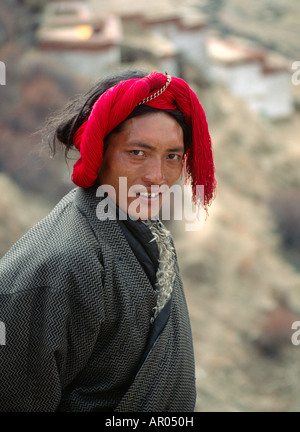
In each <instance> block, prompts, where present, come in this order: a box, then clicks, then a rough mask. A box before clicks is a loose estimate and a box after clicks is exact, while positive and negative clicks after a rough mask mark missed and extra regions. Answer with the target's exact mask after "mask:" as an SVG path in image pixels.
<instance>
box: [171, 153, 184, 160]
mask: <svg viewBox="0 0 300 432" xmlns="http://www.w3.org/2000/svg"><path fill="white" fill-rule="evenodd" d="M168 158H169V159H172V160H179V159H180V158H181V156H180V155H178V154H175V153H171V154H169V156H168Z"/></svg>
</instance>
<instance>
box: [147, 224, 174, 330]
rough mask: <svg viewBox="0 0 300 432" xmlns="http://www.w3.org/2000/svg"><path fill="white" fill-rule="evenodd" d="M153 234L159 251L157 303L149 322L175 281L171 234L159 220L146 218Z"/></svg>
mask: <svg viewBox="0 0 300 432" xmlns="http://www.w3.org/2000/svg"><path fill="white" fill-rule="evenodd" d="M145 223H146V225H147V226H148V227H149V229H150V231H151V233H152V234H153V237H154V238H153V240H152V241H156V243H157V247H158V253H159V260H158V262H159V266H158V270H157V273H156V278H157V282H156V287H157V288H156V290H155V293H156V297H157V304H156V306H155V308H154V316H153V318H151V323H153V322H154V320H155V318H156V317H157V315H158V314H159V312H160V311H161V310H162V309H163V308H164V307H165V305H166V304H167V302H168V300H169V299H170V297H171V294H172V291H173V285H174V281H175V269H174V263H175V249H174V247H173V245H172V243H171V234H170V232H169V231H168V230H167V229H166V228H165V227H164V226H163V224H162V223H161V222H160V221H159V220H154V221H153V220H148V221H147V222H145Z"/></svg>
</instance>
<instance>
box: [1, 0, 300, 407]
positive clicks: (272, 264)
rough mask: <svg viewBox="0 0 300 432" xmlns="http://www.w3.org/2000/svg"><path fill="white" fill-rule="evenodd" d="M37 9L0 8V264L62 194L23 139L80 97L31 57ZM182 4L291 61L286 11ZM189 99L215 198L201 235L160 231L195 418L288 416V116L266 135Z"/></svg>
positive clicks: (73, 84) (73, 79)
mask: <svg viewBox="0 0 300 432" xmlns="http://www.w3.org/2000/svg"><path fill="white" fill-rule="evenodd" d="M177 2H178V0H177ZM12 3H14V8H12V7H11V5H12ZM29 3H30V4H29ZM37 3H39V2H34V1H32V2H26V1H24V2H17V1H10V2H9V1H7V2H5V1H4V3H3V7H1V10H0V22H1V23H2V24H3V27H2V29H3V28H5V31H2V32H0V42H1V45H0V59H1V60H2V61H4V62H5V63H6V65H7V71H8V73H7V85H6V86H1V87H0V94H1V99H0V109H1V117H0V141H1V144H0V170H1V175H0V186H1V190H2V193H1V196H0V221H1V224H0V256H2V255H3V254H4V253H5V252H6V251H7V250H8V249H9V247H10V246H11V245H12V244H13V243H14V242H15V241H16V240H17V239H18V238H19V237H20V236H21V235H22V234H23V233H24V232H26V231H27V230H28V229H29V228H30V227H31V226H32V225H33V224H34V223H35V222H36V221H38V220H39V219H40V218H42V217H43V215H45V214H47V213H48V211H49V209H50V208H51V207H52V206H53V205H54V203H55V202H56V201H57V200H58V199H59V198H60V197H61V196H62V195H63V194H64V193H65V192H66V191H67V190H69V189H71V188H72V187H73V186H72V184H71V183H70V180H69V177H70V172H69V171H68V168H67V167H66V165H65V162H64V160H63V155H61V154H59V155H58V156H57V157H56V158H55V159H54V160H51V159H49V154H48V150H47V143H44V144H45V147H41V143H40V136H39V135H32V134H33V133H34V132H36V131H37V130H39V129H40V128H41V127H42V125H43V122H44V118H45V116H46V115H47V114H48V113H50V112H51V111H52V110H55V109H57V108H60V107H61V106H62V105H63V104H64V103H65V102H66V101H67V100H68V99H69V98H70V97H72V96H73V95H75V94H77V93H79V92H80V91H82V90H83V89H87V88H89V86H90V83H89V82H87V81H86V79H83V78H82V77H80V76H76V75H75V72H74V71H72V75H70V71H68V70H66V69H64V68H63V67H62V66H61V65H59V64H57V63H53V61H50V59H49V58H47V56H45V55H43V54H40V55H37V52H36V50H34V32H35V30H36V27H37V23H38V19H39V12H40V10H39V7H38V5H37ZM174 3H176V0H174ZM192 3H194V4H195V3H196V4H197V6H198V7H201V8H202V10H203V11H204V12H206V13H207V14H208V19H209V22H210V25H211V28H212V31H214V32H216V31H217V32H221V33H222V32H223V34H235V35H239V36H247V37H250V38H253V40H255V41H260V42H261V43H262V44H263V45H265V46H267V47H269V48H272V49H275V50H278V52H279V51H280V52H281V53H282V54H284V55H286V57H288V58H291V59H295V60H300V55H299V54H300V53H299V47H298V46H297V45H298V44H297V40H298V38H297V39H295V34H296V32H297V29H296V27H295V23H296V21H297V20H298V21H299V10H298V8H299V6H298V2H296V1H293V0H290V1H286V2H284V5H282V2H279V0H278V1H275V2H270V1H263V2H258V1H255V2H253V1H252V2H251V3H250V2H249V1H246V2H243V3H242V4H241V3H238V2H237V1H235V0H228V1H226V2H225V1H223V2H222V1H217V0H214V1H213V0H210V1H204V0H203V1H202V0H198V1H197V2H196V1H193V2H192ZM5 5H10V6H7V7H4V6H5ZM280 5H281V6H280ZM276 7H277V8H278V9H276ZM280 8H281V9H280ZM276 10H277V11H279V12H276V13H275V11H276ZM280 11H281V12H280ZM25 17H27V18H28V17H29V19H27V21H26V20H25ZM275 19H276V20H277V21H274V20H275ZM17 23H22V25H21V26H18V25H17ZM275 24H276V25H275ZM298 87H300V86H298ZM194 89H195V91H196V92H197V94H198V96H199V99H200V100H201V102H202V104H203V107H204V109H205V111H206V113H207V116H208V123H209V126H210V131H211V136H212V141H213V144H214V154H215V164H216V176H217V180H218V190H217V197H216V199H215V202H214V203H213V204H212V206H211V208H210V209H209V216H208V218H207V220H206V222H205V224H204V228H203V229H202V230H201V231H199V232H196V233H195V232H193V233H188V232H185V231H184V226H183V225H182V224H181V223H179V222H174V223H173V224H171V226H170V229H171V231H172V233H173V235H174V237H175V243H176V245H177V252H178V258H179V264H180V268H181V272H182V277H183V280H184V284H185V288H186V294H187V301H188V306H189V310H190V314H191V320H192V328H193V335H194V341H195V353H196V366H197V387H198V400H197V407H196V411H215V412H216V411H285V412H288V411H300V396H299V395H300V384H299V380H298V376H299V368H300V366H299V353H300V347H297V346H293V345H292V343H291V323H292V322H293V321H295V320H297V319H300V265H299V262H300V260H299V253H300V252H299V251H300V234H299V233H300V222H299V221H300V204H299V203H300V173H299V166H300V146H299V136H300V118H299V117H300V114H299V111H296V112H295V114H294V115H293V117H291V118H290V119H286V120H285V121H281V122H276V123H272V122H270V121H268V120H266V119H264V118H260V117H258V116H257V115H255V114H253V113H252V112H251V111H249V110H248V109H247V108H246V107H245V105H244V104H243V103H242V102H241V101H240V100H239V99H237V98H234V97H233V96H232V95H231V94H230V93H229V92H228V90H227V89H226V88H223V87H222V86H220V85H215V86H208V87H202V88H201V87H198V86H197V85H196V84H195V85H194ZM293 92H294V93H295V95H297V94H298V93H299V88H296V87H295V88H293Z"/></svg>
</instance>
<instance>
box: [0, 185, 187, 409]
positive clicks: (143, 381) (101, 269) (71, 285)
mask: <svg viewBox="0 0 300 432" xmlns="http://www.w3.org/2000/svg"><path fill="white" fill-rule="evenodd" d="M96 206H97V199H96V196H95V190H94V189H93V188H91V189H90V190H84V189H80V188H79V189H76V190H74V191H72V192H70V193H69V194H68V195H67V196H66V197H65V198H64V199H63V200H62V201H61V202H60V203H59V204H58V206H57V207H56V208H55V209H54V210H53V211H52V212H51V213H50V215H48V216H47V217H46V218H45V219H43V220H42V221H41V222H40V223H39V224H37V225H36V226H35V227H34V228H33V229H31V230H30V231H29V232H28V233H27V234H26V235H25V236H24V237H23V238H22V239H20V240H19V241H18V242H17V243H16V244H15V245H14V246H13V248H12V249H11V250H10V251H9V252H8V253H7V254H6V255H5V256H4V257H3V258H2V260H1V261H0V320H1V321H2V322H4V323H5V326H6V345H5V346H0V374H1V375H0V411H10V412H12V411H19V412H20V411H28V412H29V411H36V412H37V411H41V412H46V411H112V410H116V411H192V410H193V409H194V403H195V382H194V381H195V380H194V358H193V348H192V340H191V332H190V325H189V319H188V315H187V309H186V303H185V299H184V294H183V290H182V285H181V281H180V277H179V274H178V271H177V278H176V281H175V287H174V292H173V299H172V312H171V315H170V317H169V320H168V322H167V325H166V327H165V329H164V330H163V332H162V334H161V336H160V337H159V339H158V340H157V341H156V343H155V345H154V346H153V348H152V350H151V351H150V353H149V354H148V357H147V359H146V360H145V362H144V363H143V365H142V367H141V368H140V370H139V371H137V370H136V369H137V365H138V363H139V360H140V359H141V357H142V354H143V351H144V349H145V345H146V337H147V335H148V334H149V331H150V317H151V314H152V311H153V307H154V306H155V302H156V298H155V295H154V291H153V287H152V285H151V283H150V281H149V280H148V278H147V276H146V274H145V272H144V271H143V269H142V267H141V266H140V265H139V263H138V261H137V259H136V257H135V255H134V254H133V252H132V250H131V248H130V246H129V245H128V242H127V241H126V238H125V237H124V234H123V233H122V230H121V229H120V226H119V224H118V222H117V221H111V220H107V221H99V220H98V219H97V217H96Z"/></svg>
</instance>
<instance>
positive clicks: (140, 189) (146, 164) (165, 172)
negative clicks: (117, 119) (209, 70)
mask: <svg viewBox="0 0 300 432" xmlns="http://www.w3.org/2000/svg"><path fill="white" fill-rule="evenodd" d="M183 155H184V141H183V131H182V128H181V126H180V125H179V123H178V122H177V121H176V120H175V119H174V118H173V117H171V116H170V115H169V114H166V113H164V112H161V113H160V112H159V113H151V114H149V113H148V114H143V115H141V116H137V117H133V118H131V119H129V120H127V121H125V122H124V125H123V127H122V129H121V131H120V132H118V133H112V134H111V135H110V136H109V137H108V141H107V150H106V151H105V153H104V156H103V162H102V165H101V168H100V171H99V181H100V184H101V185H111V186H113V188H114V190H115V192H116V196H115V200H116V204H117V205H118V206H120V207H121V208H122V209H123V210H124V211H126V212H127V213H128V214H129V215H131V214H133V213H134V214H133V215H134V216H135V217H136V211H137V212H138V214H139V218H140V219H147V218H149V217H153V216H155V215H157V213H158V212H159V209H160V208H161V206H162V200H163V194H162V190H163V189H164V188H165V189H168V188H170V187H171V186H172V185H173V184H174V183H175V182H176V181H177V180H178V178H179V177H180V174H181V168H182V159H183ZM120 177H125V178H126V180H127V185H126V188H127V196H126V197H124V194H123V195H122V194H120V185H119V178H120ZM120 195H121V196H120ZM123 198H126V199H125V200H124V199H123ZM137 204H138V207H137ZM132 209H135V210H134V211H133V210H132Z"/></svg>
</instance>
